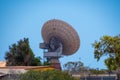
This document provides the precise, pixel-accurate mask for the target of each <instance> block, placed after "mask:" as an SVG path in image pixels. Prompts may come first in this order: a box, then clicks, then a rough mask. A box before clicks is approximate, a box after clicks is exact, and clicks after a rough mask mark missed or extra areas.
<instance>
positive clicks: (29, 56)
mask: <svg viewBox="0 0 120 80" xmlns="http://www.w3.org/2000/svg"><path fill="white" fill-rule="evenodd" d="M5 59H6V62H7V66H36V65H41V61H40V58H39V57H35V56H34V54H33V51H32V49H31V48H30V45H29V40H28V38H24V39H23V40H20V41H18V43H17V44H16V43H14V44H12V46H9V51H8V52H6V54H5Z"/></svg>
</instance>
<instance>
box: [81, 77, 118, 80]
mask: <svg viewBox="0 0 120 80" xmlns="http://www.w3.org/2000/svg"><path fill="white" fill-rule="evenodd" d="M80 80H116V77H115V76H87V77H81V78H80Z"/></svg>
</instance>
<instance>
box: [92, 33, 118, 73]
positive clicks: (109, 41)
mask: <svg viewBox="0 0 120 80" xmlns="http://www.w3.org/2000/svg"><path fill="white" fill-rule="evenodd" d="M93 47H94V57H95V59H97V61H99V60H100V58H101V57H102V56H104V55H106V56H108V58H107V59H105V65H106V66H107V68H108V69H109V70H110V71H111V70H116V69H117V68H119V67H120V35H117V36H113V37H112V36H103V37H101V38H100V41H95V42H94V43H93Z"/></svg>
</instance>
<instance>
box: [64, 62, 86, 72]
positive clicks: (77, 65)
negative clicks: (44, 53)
mask: <svg viewBox="0 0 120 80" xmlns="http://www.w3.org/2000/svg"><path fill="white" fill-rule="evenodd" d="M83 66H84V65H83V63H82V62H81V61H78V62H67V63H66V64H64V68H65V69H66V70H68V71H74V72H78V71H80V70H81V69H82V68H83Z"/></svg>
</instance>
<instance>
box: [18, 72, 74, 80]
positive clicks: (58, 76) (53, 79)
mask: <svg viewBox="0 0 120 80" xmlns="http://www.w3.org/2000/svg"><path fill="white" fill-rule="evenodd" d="M20 80H76V79H75V78H73V77H72V76H70V75H69V74H68V73H66V72H62V71H59V70H48V71H43V72H41V71H28V72H26V73H24V74H21V75H20Z"/></svg>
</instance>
